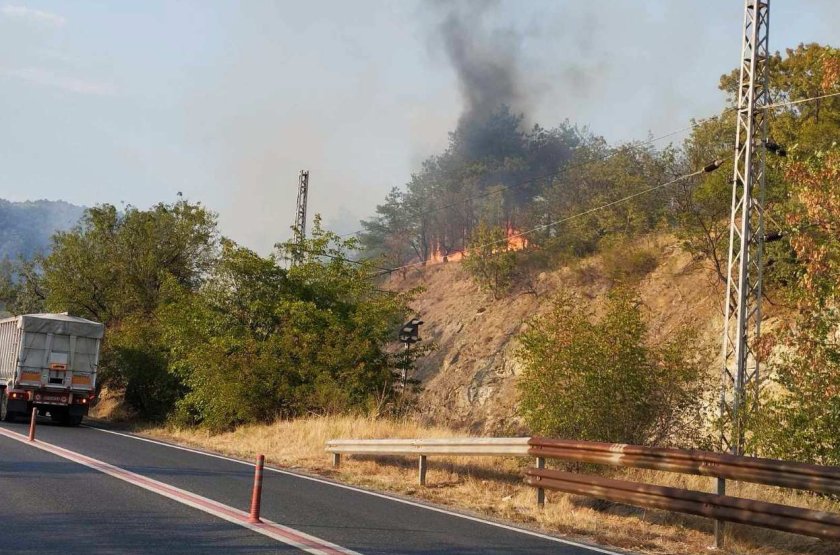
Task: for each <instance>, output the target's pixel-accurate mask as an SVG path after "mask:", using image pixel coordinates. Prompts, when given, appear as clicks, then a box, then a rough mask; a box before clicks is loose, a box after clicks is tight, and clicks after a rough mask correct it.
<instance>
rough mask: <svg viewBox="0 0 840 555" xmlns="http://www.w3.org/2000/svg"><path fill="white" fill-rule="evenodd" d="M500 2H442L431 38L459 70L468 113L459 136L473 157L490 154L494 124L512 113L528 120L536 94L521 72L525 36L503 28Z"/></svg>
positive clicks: (463, 116)
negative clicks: (497, 13)
mask: <svg viewBox="0 0 840 555" xmlns="http://www.w3.org/2000/svg"><path fill="white" fill-rule="evenodd" d="M498 4H499V3H498V2H497V1H487V0H483V1H482V0H473V1H469V2H449V1H441V2H436V3H435V4H433V5H434V10H435V14H436V16H437V18H436V21H435V25H434V28H433V32H432V34H431V36H432V41H433V45H432V46H433V47H437V48H442V50H443V52H444V53H445V55H446V59H447V61H448V62H449V64H450V65H451V67H452V69H454V70H455V73H456V76H457V79H458V86H459V89H460V93H461V97H462V99H463V102H464V106H463V111H462V113H461V116H460V118H459V121H458V128H457V134H458V135H460V136H461V137H462V138H463V139H465V142H466V143H467V145H465V146H466V147H467V148H468V150H470V151H472V152H470V153H469V154H471V155H474V156H476V157H480V156H481V154H489V153H488V152H484V150H485V149H486V148H491V147H490V145H489V144H487V142H488V139H489V137H486V135H487V134H488V133H495V132H498V131H499V130H498V129H495V130H494V129H493V128H494V127H496V126H494V125H492V120H494V119H497V118H498V117H499V116H500V115H504V114H505V111H506V110H510V111H511V112H512V113H513V114H515V115H520V114H521V115H523V116H524V117H526V118H527V116H528V113H529V100H530V98H529V97H530V96H531V95H530V94H529V93H528V87H526V86H524V85H523V75H522V71H521V53H522V42H523V39H524V38H525V36H524V34H523V32H522V31H520V30H518V29H516V28H514V27H513V26H512V25H510V24H503V25H498V24H495V22H494V21H493V15H494V12H495V11H496V7H497V6H498ZM490 142H492V141H490Z"/></svg>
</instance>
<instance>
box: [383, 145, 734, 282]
mask: <svg viewBox="0 0 840 555" xmlns="http://www.w3.org/2000/svg"><path fill="white" fill-rule="evenodd" d="M723 162H724V161H723V160H715V161H714V162H712V163H711V164H708V165H706V166H704V167H703V168H701V169H699V170H697V171H694V172H691V173H687V174H684V175H681V176H679V177H675V178H674V179H672V180H670V181H666V182H665V183H660V184H658V185H654V186H653V187H648V188H647V189H644V190H642V191H637V192H635V193H633V194H632V195H627V196H626V197H622V198H620V199H617V200H614V201H611V202H608V203H606V204H602V205H599V206H596V207H594V208H590V209H588V210H584V211H583V212H579V213H577V214H573V215H571V216H566V217H565V218H560V219H559V220H555V221H553V222H549V223H547V224H542V225H538V226H537V227H533V228H531V229H528V230H526V231H520V232H519V233H514V234H513V235H508V236H506V237H505V238H504V239H497V240H496V241H491V242H489V243H484V244H483V245H478V246H475V247H472V250H480V249H484V248H487V247H494V246H496V245H498V244H501V243H508V242H509V241H510V240H511V239H516V238H519V237H524V236H526V235H530V234H531V233H534V232H537V231H542V230H544V229H548V228H551V227H554V226H557V225H560V224H562V223H565V222H568V221H570V220H574V219H577V218H582V217H583V216H588V215H589V214H592V213H594V212H597V211H599V210H604V209H606V208H610V207H612V206H615V205H617V204H621V203H623V202H627V201H629V200H632V199H634V198H636V197H640V196H642V195H646V194H648V193H651V192H653V191H656V190H658V189H663V188H665V187H668V186H669V185H673V184H674V183H679V182H680V181H684V180H686V179H688V178H691V177H696V176H698V175H701V174H704V173H710V172H713V171H714V170H716V169H718V168H719V167H720V166H721V165H722V164H723ZM425 263H426V261H422V262H415V263H412V264H406V265H404V266H398V267H396V268H393V269H391V270H390V271H389V272H388V273H390V272H395V271H398V270H405V269H408V268H413V267H415V266H421V265H423V264H425ZM379 275H384V274H379Z"/></svg>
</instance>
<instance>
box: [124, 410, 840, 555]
mask: <svg viewBox="0 0 840 555" xmlns="http://www.w3.org/2000/svg"><path fill="white" fill-rule="evenodd" d="M141 431H142V432H145V433H146V434H149V435H152V436H156V437H159V438H163V439H168V440H171V441H175V442H178V443H181V444H186V445H191V446H196V447H201V448H205V449H211V450H214V451H217V452H222V453H226V454H229V455H232V456H235V457H241V458H245V459H252V458H254V457H255V456H256V454H257V453H264V454H265V455H266V457H267V459H268V462H269V463H270V464H274V465H278V466H284V467H294V468H301V469H305V470H306V471H308V472H314V473H318V474H321V475H325V476H329V477H331V478H334V479H337V480H340V481H342V482H346V483H350V484H356V485H360V486H363V487H366V488H370V489H375V490H381V491H389V492H395V493H398V494H402V495H409V496H414V497H418V498H421V499H424V500H427V501H431V502H434V503H438V504H441V505H447V506H450V507H456V508H461V509H468V510H471V511H474V512H476V513H480V514H482V515H484V516H487V517H491V518H496V519H503V520H509V521H514V522H518V523H521V524H526V525H528V526H531V527H534V528H538V529H542V530H545V531H549V532H554V533H560V534H564V535H567V536H572V537H576V538H578V539H584V540H589V541H595V542H598V543H601V544H605V545H611V546H614V547H618V548H623V549H628V550H632V551H637V552H643V553H657V554H660V553H661V554H665V553H667V554H690V553H692V554H693V553H707V552H708V546H709V545H711V542H712V536H711V532H712V524H711V522H710V521H708V520H706V519H702V518H694V517H688V516H683V515H675V514H671V513H664V512H661V511H645V510H641V509H635V508H632V507H626V506H621V505H609V504H604V503H599V502H596V501H593V500H589V499H584V498H580V497H575V496H569V495H565V494H560V493H552V492H550V493H549V495H548V503H547V504H546V507H545V509H543V510H538V509H537V508H536V506H535V503H534V491H533V490H531V489H530V488H528V487H526V486H525V485H524V484H523V483H522V481H521V478H520V475H521V470H522V468H523V467H524V466H525V465H526V464H528V461H527V460H525V459H510V458H498V459H489V458H488V459H479V458H467V457H447V458H444V457H430V458H429V470H428V473H427V477H426V479H427V484H428V485H427V486H426V487H419V486H417V468H416V461H414V460H411V459H408V458H400V457H384V458H383V457H379V458H376V459H374V458H369V457H345V458H344V460H343V461H342V465H341V467H340V468H339V469H334V468H332V466H331V464H330V457H329V456H328V454H327V453H325V451H324V444H325V443H326V441H327V440H328V439H337V438H398V437H403V438H414V437H417V438H421V437H453V436H458V435H463V434H459V433H457V432H455V431H453V430H451V429H446V428H441V427H431V426H422V425H420V424H419V423H417V422H415V421H411V420H402V421H394V420H384V419H371V418H362V417H347V416H343V417H313V418H304V419H298V420H294V421H282V422H277V423H274V424H270V425H255V426H244V427H241V428H239V429H237V430H236V431H233V432H229V433H224V434H219V435H210V434H208V433H207V432H206V431H202V430H192V429H191V430H184V429H172V428H150V429H145V430H141ZM620 475H621V477H622V478H625V479H629V480H635V481H642V482H649V483H657V484H662V485H671V486H676V487H685V488H689V489H694V490H701V491H702V490H705V491H712V487H713V483H712V480H711V479H710V478H703V477H695V476H681V475H675V474H668V473H657V472H652V471H642V470H629V471H621V474H620ZM729 493H731V494H732V495H737V496H741V497H748V498H753V499H762V500H767V501H772V502H777V503H784V504H788V505H797V506H808V507H811V508H814V509H820V510H826V511H831V512H840V503H837V502H832V501H829V500H826V499H823V498H819V497H816V496H812V495H807V494H802V493H798V492H793V491H790V490H781V489H778V488H771V487H765V486H758V485H752V484H732V485H730V487H729ZM727 543H728V549H727V553H738V554H744V555H759V554H761V555H788V554H793V553H810V554H815V555H836V554H837V553H840V544H837V543H829V542H820V541H817V540H813V539H811V538H806V537H802V536H796V535H792V534H784V533H779V532H774V531H771V530H764V529H759V528H751V527H745V526H730V527H729V537H728V538H727Z"/></svg>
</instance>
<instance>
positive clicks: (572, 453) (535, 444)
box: [525, 437, 840, 547]
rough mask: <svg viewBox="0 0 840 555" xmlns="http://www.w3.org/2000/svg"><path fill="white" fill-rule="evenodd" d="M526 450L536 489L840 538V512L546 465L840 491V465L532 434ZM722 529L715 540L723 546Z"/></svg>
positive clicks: (529, 473) (530, 478) (529, 476)
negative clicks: (595, 466) (550, 462)
mask: <svg viewBox="0 0 840 555" xmlns="http://www.w3.org/2000/svg"><path fill="white" fill-rule="evenodd" d="M529 445H530V446H531V448H530V449H529V450H528V454H529V455H531V456H533V457H537V468H535V469H528V470H526V471H525V482H526V483H527V484H529V485H531V486H534V487H536V488H537V491H538V498H543V495H540V494H539V492H540V491H541V490H543V489H553V490H557V491H562V492H565V493H572V494H577V495H585V496H588V497H596V498H598V499H606V500H609V501H615V502H619V503H627V504H629V505H637V506H641V507H650V508H655V509H663V510H667V511H675V512H682V513H687V514H694V515H698V516H706V517H709V518H714V519H715V520H717V521H718V522H722V521H727V522H736V523H739V524H749V525H752V526H761V527H764V528H772V529H775V530H782V531H785V532H793V533H797V534H803V535H808V536H814V537H819V538H824V539H840V515H836V514H832V513H826V512H822V511H812V510H809V509H802V508H798V507H789V506H787V505H778V504H775V503H766V502H764V501H755V500H751V499H743V498H739V497H730V496H727V495H724V493H725V489H724V488H721V489H720V490H719V491H718V493H717V494H712V493H704V492H698V491H690V490H684V489H677V488H666V487H661V486H653V485H649V484H639V483H636V482H626V481H622V480H609V479H606V478H601V477H598V476H584V475H580V474H573V473H569V472H561V471H557V470H544V469H543V467H544V465H545V459H547V458H551V459H558V460H562V461H566V462H581V463H593V464H603V465H610V466H622V467H630V468H646V469H650V470H659V471H666V472H676V473H681V474H694V475H699V476H710V477H716V478H720V479H730V480H737V481H741V482H753V483H758V484H766V485H771V486H779V487H786V488H795V489H801V490H808V491H814V492H819V493H829V494H838V493H840V468H838V467H829V466H817V465H813V464H805V463H797V462H787V461H779V460H774V459H761V458H756V457H741V456H735V455H726V454H721V453H712V452H709V451H697V450H682V449H666V448H662V447H643V446H639V445H624V444H617V443H598V442H592V441H572V440H561V439H547V438H540V437H534V438H531V440H530V441H529ZM720 530H722V528H720ZM722 541H723V537H722V533H720V534H716V544H717V545H718V547H721V546H722Z"/></svg>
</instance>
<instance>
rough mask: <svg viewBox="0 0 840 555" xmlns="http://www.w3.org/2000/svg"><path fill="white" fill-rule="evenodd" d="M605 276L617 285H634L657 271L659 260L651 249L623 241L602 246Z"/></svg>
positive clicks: (614, 241) (613, 241)
mask: <svg viewBox="0 0 840 555" xmlns="http://www.w3.org/2000/svg"><path fill="white" fill-rule="evenodd" d="M601 259H602V260H603V263H604V273H605V275H606V276H607V277H608V278H609V279H610V280H612V281H613V282H616V283H624V284H632V283H636V282H638V281H640V280H641V279H642V278H644V277H645V276H646V275H648V274H649V273H651V272H652V271H654V270H655V269H656V266H657V264H658V263H659V259H658V257H657V254H656V251H655V250H654V249H653V248H650V247H637V246H634V245H632V244H630V242H629V241H626V240H623V239H615V240H612V241H609V242H607V243H606V245H604V246H602V255H601Z"/></svg>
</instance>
